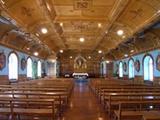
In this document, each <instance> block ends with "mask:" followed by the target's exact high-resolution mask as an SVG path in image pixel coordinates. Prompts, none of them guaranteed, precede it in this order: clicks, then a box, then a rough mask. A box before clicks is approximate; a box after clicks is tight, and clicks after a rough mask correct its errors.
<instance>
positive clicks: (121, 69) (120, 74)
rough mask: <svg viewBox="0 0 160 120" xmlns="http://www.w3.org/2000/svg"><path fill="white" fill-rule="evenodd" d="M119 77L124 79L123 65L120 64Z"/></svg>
mask: <svg viewBox="0 0 160 120" xmlns="http://www.w3.org/2000/svg"><path fill="white" fill-rule="evenodd" d="M119 77H123V63H122V62H120V63H119Z"/></svg>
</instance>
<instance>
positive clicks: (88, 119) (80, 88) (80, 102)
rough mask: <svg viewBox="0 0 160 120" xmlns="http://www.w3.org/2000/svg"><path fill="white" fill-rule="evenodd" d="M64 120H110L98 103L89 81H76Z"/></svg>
mask: <svg viewBox="0 0 160 120" xmlns="http://www.w3.org/2000/svg"><path fill="white" fill-rule="evenodd" d="M62 120H109V119H107V117H106V116H105V113H104V112H103V110H102V109H101V107H100V106H99V105H98V103H97V101H96V98H95V96H94V95H93V94H92V93H91V91H90V90H89V87H88V84H87V83H75V88H74V91H73V94H72V97H71V102H70V107H69V108H68V109H67V110H66V111H65V114H64V117H63V118H62Z"/></svg>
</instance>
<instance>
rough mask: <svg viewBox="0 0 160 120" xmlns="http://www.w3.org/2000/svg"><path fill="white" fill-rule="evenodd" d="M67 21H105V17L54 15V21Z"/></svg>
mask: <svg viewBox="0 0 160 120" xmlns="http://www.w3.org/2000/svg"><path fill="white" fill-rule="evenodd" d="M65 21H66V22H68V21H92V22H102V23H103V22H106V21H107V19H106V18H105V17H99V16H97V17H88V16H87V17H85V16H56V18H55V20H54V22H65Z"/></svg>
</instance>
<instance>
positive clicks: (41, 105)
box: [0, 97, 57, 120]
mask: <svg viewBox="0 0 160 120" xmlns="http://www.w3.org/2000/svg"><path fill="white" fill-rule="evenodd" d="M0 105H1V107H0V114H4V115H8V116H11V120H15V116H18V117H19V119H20V117H21V116H24V115H26V116H35V115H36V116H44V117H50V119H51V120H55V115H56V111H57V110H56V109H55V106H54V99H28V98H27V99H13V98H2V97H0Z"/></svg>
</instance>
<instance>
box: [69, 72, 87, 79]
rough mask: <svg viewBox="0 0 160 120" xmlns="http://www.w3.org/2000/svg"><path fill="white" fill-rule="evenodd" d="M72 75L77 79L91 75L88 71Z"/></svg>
mask: <svg viewBox="0 0 160 120" xmlns="http://www.w3.org/2000/svg"><path fill="white" fill-rule="evenodd" d="M72 76H73V77H74V78H76V79H86V78H88V77H89V75H88V73H73V74H72Z"/></svg>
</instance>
